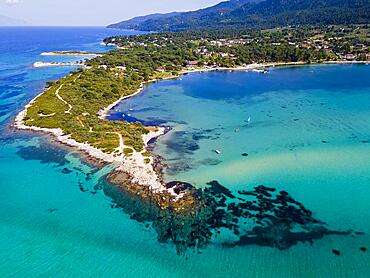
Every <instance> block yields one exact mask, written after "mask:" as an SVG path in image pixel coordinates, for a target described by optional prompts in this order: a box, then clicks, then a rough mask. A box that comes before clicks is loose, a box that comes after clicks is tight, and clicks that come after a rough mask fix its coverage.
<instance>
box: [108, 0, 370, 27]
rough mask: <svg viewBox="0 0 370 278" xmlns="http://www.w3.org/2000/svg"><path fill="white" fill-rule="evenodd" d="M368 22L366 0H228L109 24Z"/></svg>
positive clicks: (369, 1)
mask: <svg viewBox="0 0 370 278" xmlns="http://www.w3.org/2000/svg"><path fill="white" fill-rule="evenodd" d="M363 23H370V0H264V1H263V0H262V1H261V0H230V1H226V2H221V3H219V4H217V5H215V6H212V7H209V8H205V9H201V10H197V11H193V12H183V13H170V14H154V15H149V16H144V17H137V18H133V19H131V20H127V21H122V22H120V23H116V24H112V25H110V26H108V27H109V28H120V29H136V30H142V31H181V30H188V29H199V28H212V27H227V26H234V27H263V28H268V27H276V26H284V25H304V24H363Z"/></svg>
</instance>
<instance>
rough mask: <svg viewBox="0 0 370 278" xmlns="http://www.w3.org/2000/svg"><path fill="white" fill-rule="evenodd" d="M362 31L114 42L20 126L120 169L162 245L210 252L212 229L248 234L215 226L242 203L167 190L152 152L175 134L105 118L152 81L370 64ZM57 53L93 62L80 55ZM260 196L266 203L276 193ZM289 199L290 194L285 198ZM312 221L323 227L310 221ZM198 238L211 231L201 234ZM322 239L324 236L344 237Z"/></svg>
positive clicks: (29, 110)
mask: <svg viewBox="0 0 370 278" xmlns="http://www.w3.org/2000/svg"><path fill="white" fill-rule="evenodd" d="M357 28H359V27H356V29H355V28H351V27H343V26H325V27H311V28H308V27H305V28H277V29H270V30H261V31H255V30H231V29H230V30H227V29H225V30H219V31H208V32H205V31H202V32H195V31H194V32H190V31H189V32H182V33H159V34H148V35H140V36H126V37H111V38H107V39H105V41H104V43H105V44H114V45H116V46H118V47H119V49H117V50H113V51H110V52H107V53H105V54H101V55H100V54H99V55H97V54H91V55H94V56H96V57H94V58H92V59H90V60H86V61H85V63H84V65H85V66H84V67H83V68H79V69H77V70H74V71H71V73H70V74H69V75H68V76H66V77H64V78H62V79H60V80H58V81H56V82H49V83H48V87H47V88H46V89H45V91H44V92H42V93H41V94H40V95H38V96H37V97H36V98H35V99H33V100H32V101H31V102H30V103H29V104H28V105H27V106H26V107H25V109H24V110H23V111H22V112H21V113H20V114H19V115H18V116H17V118H16V121H15V125H16V127H17V128H19V129H24V130H32V131H38V132H46V133H49V134H52V135H53V136H54V137H55V138H56V139H57V140H58V141H59V142H61V143H63V144H66V145H69V146H72V147H75V148H77V149H78V150H79V151H81V152H83V153H84V154H87V159H88V160H90V161H93V162H94V163H103V164H107V163H109V164H112V163H113V164H114V165H115V169H114V170H113V171H112V172H111V173H110V174H109V175H108V176H107V180H108V181H109V182H111V183H112V184H115V185H117V186H118V188H119V190H120V192H121V193H122V192H124V193H125V194H126V195H127V196H130V198H129V199H127V200H125V201H126V203H128V202H133V200H134V201H135V202H140V203H141V204H142V206H143V211H142V212H141V215H140V217H141V218H140V219H141V220H142V218H144V219H151V218H152V217H153V211H156V215H158V214H159V215H161V217H162V218H161V221H160V223H159V222H155V225H156V226H155V228H156V230H157V232H158V234H159V238H161V239H162V240H163V241H166V240H172V241H173V242H174V243H175V244H176V245H177V246H178V247H179V249H181V248H186V247H197V246H203V245H205V244H207V242H209V240H210V238H211V235H212V234H210V233H211V232H210V231H211V230H212V229H216V228H222V227H223V228H228V229H231V230H233V231H234V232H235V234H238V233H239V230H238V229H237V228H236V226H235V223H234V224H232V223H227V224H225V223H224V222H222V223H221V222H220V223H219V222H217V223H216V222H212V221H216V220H215V219H216V218H217V217H220V218H222V219H224V218H223V217H226V214H225V215H218V214H220V212H219V210H218V207H219V206H224V203H223V202H224V201H223V202H221V203H220V201H219V200H218V198H221V197H220V196H224V195H226V196H227V197H229V198H234V197H233V195H232V194H231V193H230V192H228V191H227V189H226V188H224V187H222V186H221V185H219V184H217V183H215V182H214V183H211V184H210V186H211V189H209V190H208V191H207V190H205V191H203V190H201V189H196V188H194V187H193V186H192V185H189V184H186V183H184V182H180V181H176V182H170V183H166V182H165V181H164V180H163V177H162V174H161V165H160V161H158V159H157V158H156V157H155V155H153V154H151V153H150V152H149V150H148V148H147V146H148V143H149V142H150V141H151V140H153V139H155V138H157V137H159V136H161V135H162V134H164V133H165V128H164V127H157V126H143V125H142V124H140V123H128V122H125V121H109V120H106V119H105V118H106V115H107V113H108V111H109V110H110V109H112V108H114V106H116V105H117V104H118V103H119V102H121V101H123V100H124V99H126V98H128V97H132V96H135V95H136V94H138V93H140V92H141V90H142V89H143V87H144V86H145V85H146V84H148V83H150V82H153V81H157V80H162V79H168V78H176V77H178V76H179V75H181V74H184V73H188V72H193V71H210V70H225V69H227V70H247V71H248V70H261V69H262V70H261V72H263V73H266V72H267V71H266V69H268V67H271V66H281V65H302V64H310V63H343V62H346V63H347V62H351V63H352V62H354V63H368V60H369V52H368V45H369V43H368V39H367V37H366V33H367V31H368V30H367V29H366V28H367V27H366V26H364V27H361V28H360V31H359V29H357ZM53 53H54V54H55V53H58V55H60V54H62V55H76V54H80V55H83V56H86V53H84V52H75V51H73V52H53ZM54 54H53V55H54ZM45 55H46V54H45ZM256 190H257V191H258V190H259V191H261V192H262V194H264V192H265V191H266V190H267V191H271V190H272V189H268V188H267V189H266V188H257V189H256ZM111 195H112V196H115V193H114V192H111ZM211 195H212V197H210V196H211ZM266 195H269V194H266ZM215 196H216V197H215ZM217 196H218V197H217ZM279 196H280V195H279ZM286 196H287V195H286V194H285V193H282V194H281V198H286ZM120 198H122V196H121V197H120ZM222 199H224V197H222ZM121 203H124V202H121ZM145 207H146V208H145ZM301 209H302V207H301ZM231 211H234V208H232V209H231ZM302 211H304V212H305V210H303V209H302ZM235 213H239V212H235ZM143 214H145V215H144V216H143ZM216 214H217V215H218V216H217V217H216ZM135 215H136V216H137V214H135ZM302 217H303V218H304V219H307V221H308V222H309V223H311V222H310V221H313V220H312V219H311V218H310V216H309V215H308V214H307V215H304V216H302ZM229 218H230V217H229V216H227V219H229ZM217 219H218V218H217ZM225 219H226V218H225ZM230 219H232V218H230ZM211 220H212V221H211ZM178 223H182V226H181V227H182V228H181V229H178V228H176V227H177V226H176V225H177V224H178ZM314 223H316V222H314ZM194 229H204V230H205V231H206V232H205V233H203V232H200V233H195V232H194ZM170 231H171V232H170ZM320 231H321V232H320V233H322V236H323V235H325V234H332V233H336V232H332V231H329V230H326V229H322V230H320ZM267 232H268V231H267ZM312 236H317V235H312ZM271 240H273V239H271ZM244 242H245V241H244ZM282 248H283V247H282Z"/></svg>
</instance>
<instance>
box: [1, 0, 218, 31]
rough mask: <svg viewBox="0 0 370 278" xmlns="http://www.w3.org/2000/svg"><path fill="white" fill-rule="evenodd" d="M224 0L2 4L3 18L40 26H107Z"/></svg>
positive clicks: (13, 0) (23, 0)
mask: <svg viewBox="0 0 370 278" xmlns="http://www.w3.org/2000/svg"><path fill="white" fill-rule="evenodd" d="M218 2H221V0H134V1H133V0H0V15H3V16H7V17H11V18H16V19H20V20H24V21H26V22H27V23H28V24H30V25H37V26H55V25H56V26H105V25H108V24H111V23H115V22H118V21H122V20H126V19H130V18H132V17H135V16H139V15H147V14H150V13H157V12H160V13H165V12H172V11H189V10H196V9H199V8H204V7H207V6H211V5H214V4H216V3H218Z"/></svg>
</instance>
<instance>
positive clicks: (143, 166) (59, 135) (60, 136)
mask: <svg viewBox="0 0 370 278" xmlns="http://www.w3.org/2000/svg"><path fill="white" fill-rule="evenodd" d="M366 63H368V62H366V61H364V62H362V61H359V62H357V61H328V62H323V64H366ZM307 64H318V63H306V62H290V63H263V64H250V65H246V66H242V67H235V68H222V67H215V68H195V69H185V70H183V71H181V72H180V73H179V74H177V75H173V76H169V77H165V78H162V79H154V80H149V81H147V82H143V83H142V84H141V85H140V87H139V89H138V90H137V91H135V92H134V93H133V94H131V95H127V96H123V97H121V98H119V99H117V100H116V101H115V102H113V103H112V104H110V105H109V106H107V107H105V108H103V109H101V110H100V111H99V112H98V116H99V118H101V119H106V117H107V114H108V112H109V111H110V110H111V109H113V108H114V107H115V106H117V105H118V104H119V103H120V102H121V101H123V100H125V99H128V98H131V97H134V96H136V95H137V94H139V93H141V92H142V91H143V89H144V88H145V85H148V84H150V83H152V82H156V81H160V80H166V79H174V78H178V77H179V76H181V75H183V74H187V73H192V72H207V71H218V70H220V71H222V70H229V71H238V70H246V71H250V70H256V69H261V68H268V67H278V66H300V65H307ZM44 92H45V91H43V92H41V93H40V94H38V95H37V96H36V97H35V98H34V99H32V100H31V101H30V102H29V103H28V104H27V105H26V106H25V108H24V110H23V111H21V112H20V113H19V114H18V115H17V116H16V118H15V123H14V126H15V127H16V128H17V129H20V130H30V131H34V132H44V133H47V134H51V135H52V136H53V137H54V138H55V139H56V141H58V142H60V143H62V144H65V145H68V146H70V147H73V148H76V149H77V151H79V152H82V153H84V154H87V156H88V159H89V160H93V161H101V162H104V163H112V164H113V163H114V164H116V165H117V167H116V170H114V171H113V172H118V173H119V172H123V173H125V174H126V175H128V176H129V177H130V179H131V181H130V182H131V183H133V184H136V185H140V186H143V187H148V188H149V189H150V190H151V191H152V192H153V193H169V194H170V195H171V196H172V197H175V200H179V199H181V197H182V195H181V194H180V195H178V194H176V193H175V192H174V191H173V190H171V189H168V188H167V187H166V185H165V183H164V182H163V179H162V177H161V175H160V173H158V171H156V170H155V167H154V165H153V164H154V157H153V156H149V157H147V156H144V155H143V152H144V151H146V150H147V146H148V142H149V141H151V140H152V139H155V138H158V137H160V136H162V135H163V134H165V128H164V127H147V129H148V131H149V132H148V134H146V135H143V141H144V151H143V152H137V151H135V150H134V151H133V153H132V155H131V156H125V155H124V154H123V153H122V152H120V153H119V155H113V154H108V153H105V152H103V151H102V150H100V149H98V148H95V147H93V146H91V145H89V144H87V143H79V142H77V141H75V140H73V139H71V138H70V136H69V135H66V134H64V133H63V130H61V129H48V128H40V127H35V126H26V125H25V124H24V118H25V116H26V114H27V110H28V108H29V107H30V106H31V105H32V104H33V103H34V101H35V100H36V99H37V98H38V97H39V96H41V95H42V94H43V93H44ZM124 147H125V146H124V144H123V143H122V142H120V149H121V150H123V148H124ZM146 159H149V160H150V162H149V163H146V162H145V161H146Z"/></svg>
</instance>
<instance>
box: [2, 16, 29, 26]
mask: <svg viewBox="0 0 370 278" xmlns="http://www.w3.org/2000/svg"><path fill="white" fill-rule="evenodd" d="M26 24H27V22H25V21H24V20H20V19H16V18H11V17H8V16H4V15H0V26H22V25H26Z"/></svg>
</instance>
